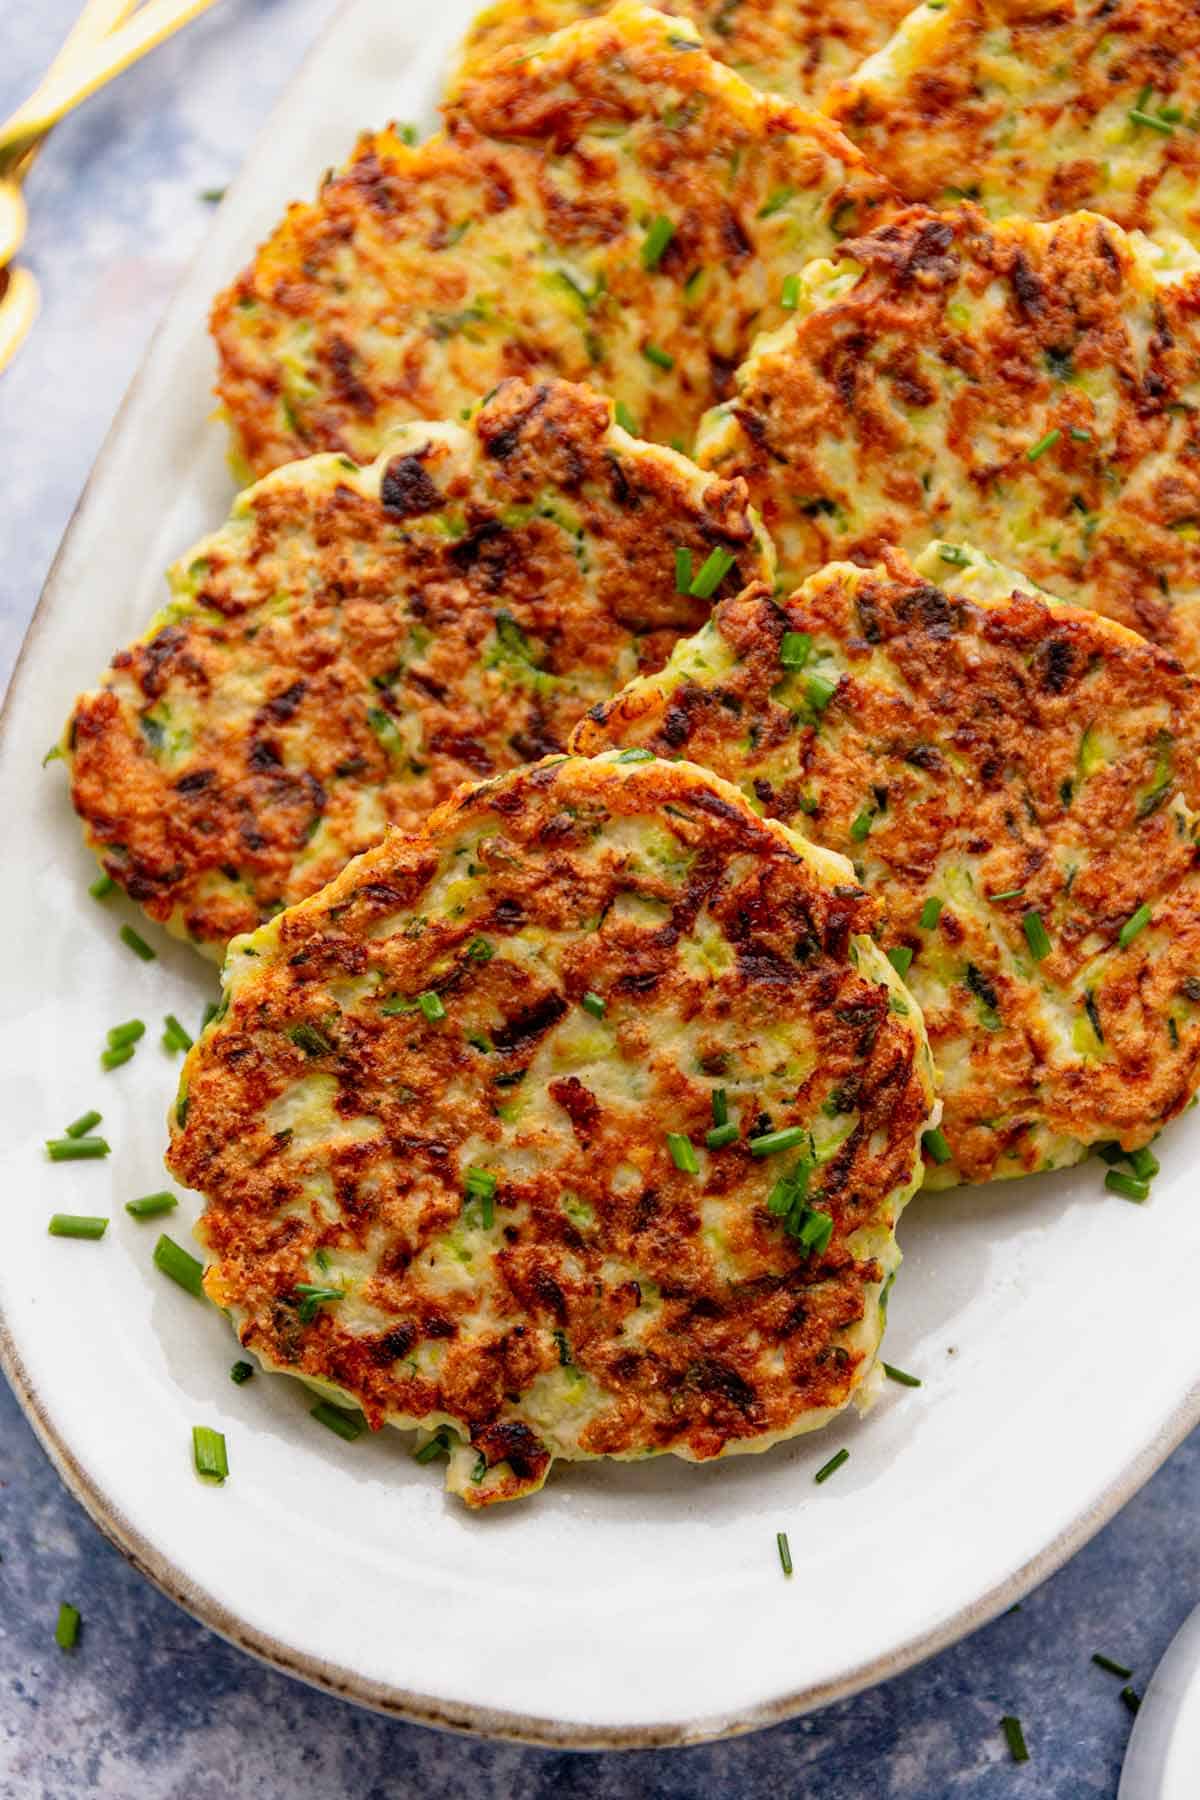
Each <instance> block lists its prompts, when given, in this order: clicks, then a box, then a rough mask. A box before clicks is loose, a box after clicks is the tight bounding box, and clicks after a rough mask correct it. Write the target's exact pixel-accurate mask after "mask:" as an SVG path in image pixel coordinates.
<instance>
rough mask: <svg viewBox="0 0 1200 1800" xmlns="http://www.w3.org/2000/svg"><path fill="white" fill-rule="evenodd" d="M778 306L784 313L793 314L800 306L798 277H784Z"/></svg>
mask: <svg viewBox="0 0 1200 1800" xmlns="http://www.w3.org/2000/svg"><path fill="white" fill-rule="evenodd" d="M779 304H780V306H782V307H783V309H784V311H785V312H795V310H796V308H797V307H798V306H799V304H800V277H799V276H798V275H785V276H784V278H783V286H782V288H781V289H780V291H779Z"/></svg>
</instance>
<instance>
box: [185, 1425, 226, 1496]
mask: <svg viewBox="0 0 1200 1800" xmlns="http://www.w3.org/2000/svg"><path fill="white" fill-rule="evenodd" d="M192 1460H193V1462H194V1463H195V1465H196V1473H197V1475H202V1476H203V1477H204V1479H205V1481H215V1482H216V1483H217V1485H218V1486H220V1484H221V1482H223V1481H224V1479H225V1477H226V1476H227V1475H228V1473H229V1458H228V1456H227V1455H226V1453H225V1433H224V1432H223V1431H214V1430H213V1428H212V1426H211V1425H193V1426H192Z"/></svg>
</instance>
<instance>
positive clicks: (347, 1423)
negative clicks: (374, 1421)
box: [309, 1400, 366, 1444]
mask: <svg viewBox="0 0 1200 1800" xmlns="http://www.w3.org/2000/svg"><path fill="white" fill-rule="evenodd" d="M309 1417H310V1418H313V1419H316V1420H317V1422H318V1423H319V1424H321V1425H324V1426H327V1427H328V1429H329V1430H330V1431H333V1432H336V1434H337V1436H338V1437H340V1438H345V1440H346V1442H347V1443H348V1444H352V1443H353V1442H354V1440H355V1438H358V1437H361V1436H362V1434H363V1430H364V1429H365V1426H366V1420H365V1419H364V1418H363V1417H362V1415H361V1414H360V1413H352V1412H347V1411H346V1410H345V1408H344V1407H341V1406H330V1404H329V1402H328V1400H319V1401H318V1402H317V1404H316V1405H315V1406H314V1407H313V1409H312V1412H311V1413H310V1414H309Z"/></svg>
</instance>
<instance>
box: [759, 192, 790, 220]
mask: <svg viewBox="0 0 1200 1800" xmlns="http://www.w3.org/2000/svg"><path fill="white" fill-rule="evenodd" d="M795 197H796V190H795V188H792V187H781V188H776V189H775V191H774V193H773V194H768V195H767V197H766V199H765V200H764V201H763V203H762V205H761V206H760V207H759V209H758V216H759V218H760V219H769V218H771V217H772V216H773V215H774V214H775V213H777V212H782V211H783V209H784V207H785V206H786V205H787V203H788V201H789V200H794V199H795Z"/></svg>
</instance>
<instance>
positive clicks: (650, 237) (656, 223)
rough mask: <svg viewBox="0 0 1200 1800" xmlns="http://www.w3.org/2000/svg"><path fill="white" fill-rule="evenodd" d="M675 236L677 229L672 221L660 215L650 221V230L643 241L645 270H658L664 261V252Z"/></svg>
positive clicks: (643, 264)
mask: <svg viewBox="0 0 1200 1800" xmlns="http://www.w3.org/2000/svg"><path fill="white" fill-rule="evenodd" d="M674 236H675V227H674V225H672V223H671V221H670V219H664V218H663V216H662V214H661V213H660V214H659V215H658V217H657V218H656V219H652V220H651V221H650V229H649V230H648V231H647V233H646V236H645V238H644V239H643V240H642V267H643V269H657V267H658V265H659V263H660V262H661V261H662V259H663V252H664V250H665V249H666V247H667V245H668V244H669V243H670V241H671V239H672V238H673V237H674Z"/></svg>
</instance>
